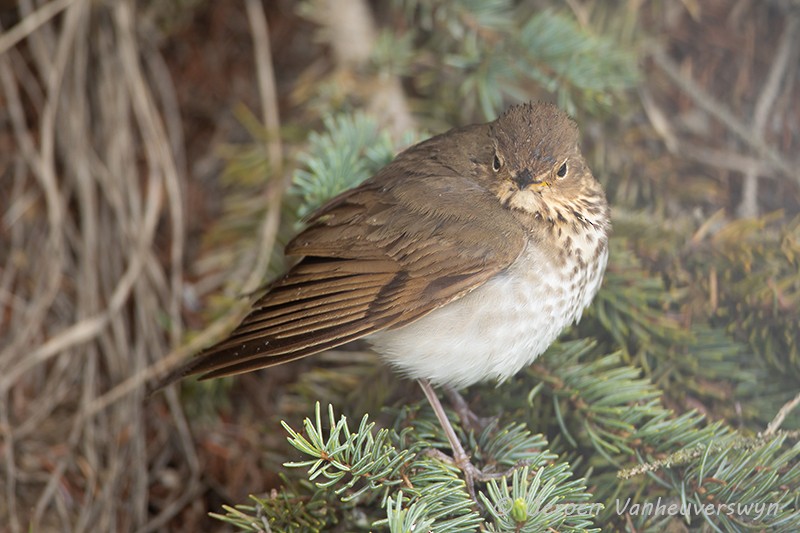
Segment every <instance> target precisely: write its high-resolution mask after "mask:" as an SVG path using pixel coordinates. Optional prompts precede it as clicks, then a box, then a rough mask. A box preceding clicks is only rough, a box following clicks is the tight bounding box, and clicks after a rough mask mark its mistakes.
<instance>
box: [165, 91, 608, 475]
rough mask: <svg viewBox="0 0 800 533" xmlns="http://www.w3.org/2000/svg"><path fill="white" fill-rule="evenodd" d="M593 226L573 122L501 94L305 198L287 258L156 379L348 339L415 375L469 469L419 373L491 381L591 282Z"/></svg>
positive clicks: (582, 299)
mask: <svg viewBox="0 0 800 533" xmlns="http://www.w3.org/2000/svg"><path fill="white" fill-rule="evenodd" d="M609 232H610V215H609V206H608V202H607V200H606V197H605V194H604V192H603V188H602V186H601V184H600V183H599V182H598V181H597V180H596V179H595V177H594V176H593V175H592V172H591V170H590V168H589V166H588V164H587V162H586V160H585V159H584V157H583V155H582V154H581V151H580V147H579V131H578V127H577V125H576V123H575V122H574V121H573V120H572V119H571V118H570V117H569V116H568V115H567V114H566V113H565V112H563V111H562V110H560V109H559V108H558V107H557V106H555V105H553V104H549V103H541V102H528V103H523V104H517V105H513V106H511V107H509V108H508V109H507V110H506V111H505V112H503V113H502V114H501V115H500V116H498V117H497V118H496V119H495V120H493V121H491V122H487V123H481V124H473V125H469V126H464V127H460V128H454V129H451V130H449V131H447V132H445V133H442V134H440V135H436V136H434V137H431V138H429V139H428V140H425V141H422V142H420V143H418V144H416V145H414V146H411V147H410V148H408V149H406V150H404V151H403V152H401V153H399V154H398V155H397V156H396V157H395V158H394V160H393V161H391V162H390V163H388V164H387V165H386V166H385V167H383V168H382V169H380V170H379V171H378V172H377V173H376V174H375V175H374V176H372V177H371V178H369V179H367V180H366V181H364V182H362V183H361V184H360V185H358V186H356V187H354V188H352V189H349V190H347V191H344V192H342V193H341V194H339V195H338V196H336V197H334V198H333V199H332V200H330V201H329V202H328V203H326V204H324V205H323V206H322V207H320V208H319V209H318V210H317V211H316V212H314V213H313V214H312V215H311V216H310V217H309V218H308V219H307V220H306V225H305V229H303V230H302V231H300V233H299V234H298V235H297V236H296V237H294V239H292V240H291V241H290V242H289V243H288V244H287V245H286V249H285V251H286V254H287V256H290V257H294V258H296V262H295V263H294V265H293V266H291V267H290V268H289V269H288V271H287V272H286V273H285V274H284V275H283V276H281V277H279V278H278V279H276V280H275V281H274V282H272V283H271V284H270V285H268V286H267V287H266V290H265V292H264V293H263V295H262V296H260V297H259V298H258V299H257V300H256V301H255V302H254V304H253V306H252V310H251V311H250V313H249V314H248V315H247V316H246V317H245V318H244V320H243V321H242V322H241V324H240V325H239V326H238V327H236V328H235V329H234V330H233V332H232V333H231V334H230V336H229V337H227V338H226V339H224V340H222V341H221V342H219V343H217V344H216V345H214V346H212V347H210V348H208V349H206V350H205V351H203V352H201V353H200V354H199V355H198V356H197V357H195V358H192V359H191V360H190V361H188V362H187V363H186V364H185V365H184V366H183V367H181V368H179V369H178V370H177V371H175V372H173V373H172V374H171V375H170V376H168V377H167V378H166V379H165V380H164V381H163V383H162V384H167V383H170V382H173V381H176V380H177V379H180V378H182V377H184V376H187V375H193V374H200V376H201V377H200V379H209V378H215V377H221V376H231V375H235V374H240V373H243V372H249V371H253V370H257V369H261V368H266V367H271V366H274V365H278V364H283V363H287V362H290V361H294V360H296V359H299V358H302V357H306V356H309V355H312V354H315V353H318V352H322V351H325V350H328V349H332V348H335V347H337V346H340V345H343V344H345V343H348V342H351V341H355V340H357V339H363V340H365V341H367V342H368V343H369V344H370V345H371V348H372V349H373V350H374V351H375V352H376V353H377V354H378V355H379V356H380V357H381V359H382V360H383V361H385V362H386V363H387V364H388V365H389V366H391V367H392V368H393V369H395V370H396V371H397V373H399V374H400V375H402V376H405V377H407V378H410V379H416V380H417V381H419V383H420V385H421V386H422V389H423V391H424V393H425V395H426V397H427V398H428V400H429V401H430V402H431V405H432V407H433V409H434V412H435V413H436V416H437V418H438V419H439V421H440V423H441V424H442V427H443V428H444V430H445V434H446V435H447V438H448V441H449V443H450V446H451V449H452V452H453V459H454V461H455V463H456V464H457V465H458V466H459V467H460V468H461V469H462V470H463V471H464V473H465V476H466V477H467V479H468V481H469V482H470V483H471V482H472V481H473V480H474V478H475V477H476V476H479V475H480V472H479V471H478V470H477V469H476V468H475V467H473V466H472V465H471V463H470V462H469V457H468V455H467V454H466V452H465V451H464V449H463V446H462V445H461V443H460V442H459V440H458V438H457V436H456V434H455V432H454V430H453V429H452V426H451V425H450V422H449V420H448V419H447V415H446V413H445V412H444V409H443V408H442V406H441V403H440V402H439V400H438V398H437V395H436V392H435V390H434V388H433V387H450V388H453V389H459V388H463V387H467V386H469V385H472V384H475V383H480V382H485V381H496V382H502V381H504V380H506V379H508V378H510V377H511V376H513V375H515V374H516V373H517V372H519V371H520V370H521V369H522V368H523V367H525V366H527V365H529V364H530V363H532V362H533V361H534V360H535V359H536V357H538V356H539V355H540V354H541V353H542V352H544V351H545V350H546V349H547V348H548V347H549V346H550V344H552V343H553V342H554V341H555V339H556V338H557V337H558V335H559V334H560V333H561V332H562V331H563V330H564V329H565V328H566V327H568V326H569V325H571V324H573V323H575V322H577V321H578V320H579V319H580V317H581V314H582V312H583V310H584V309H585V308H586V307H587V306H588V305H589V304H590V303H591V301H592V299H593V298H594V296H595V295H596V293H597V291H598V289H599V288H600V285H601V282H602V279H603V274H604V271H605V268H606V264H607V260H608V236H609Z"/></svg>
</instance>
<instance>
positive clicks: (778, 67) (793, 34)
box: [737, 15, 800, 217]
mask: <svg viewBox="0 0 800 533" xmlns="http://www.w3.org/2000/svg"><path fill="white" fill-rule="evenodd" d="M798 29H800V17H798V16H796V15H792V16H790V17H789V20H788V22H787V23H786V27H785V28H784V30H783V34H782V35H781V38H780V42H779V44H778V51H777V52H776V53H775V58H774V60H773V62H772V67H771V68H770V70H769V75H768V76H767V81H766V82H765V83H764V88H763V89H762V90H761V94H760V95H759V97H758V101H757V102H756V108H755V112H754V113H753V128H752V134H753V135H754V136H757V137H758V138H759V139H761V142H764V143H765V144H766V141H764V127H765V126H766V124H767V119H768V118H769V115H770V111H771V110H772V106H773V105H774V103H775V99H776V98H777V97H778V93H779V91H780V87H781V84H782V83H783V80H784V78H785V76H786V72H787V70H788V66H789V58H790V57H791V56H792V55H794V54H793V51H794V50H795V49H796V48H797V46H798V43H799V42H800V39H798ZM743 168H745V169H746V170H745V173H744V184H743V186H742V201H741V203H740V204H739V208H738V210H737V211H738V213H739V216H741V217H756V216H758V175H759V172H758V168H755V167H743Z"/></svg>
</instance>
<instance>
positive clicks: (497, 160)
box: [492, 154, 503, 172]
mask: <svg viewBox="0 0 800 533" xmlns="http://www.w3.org/2000/svg"><path fill="white" fill-rule="evenodd" d="M501 166H503V164H502V163H501V162H500V158H499V157H497V154H495V156H494V159H493V160H492V170H494V171H495V172H500V167H501Z"/></svg>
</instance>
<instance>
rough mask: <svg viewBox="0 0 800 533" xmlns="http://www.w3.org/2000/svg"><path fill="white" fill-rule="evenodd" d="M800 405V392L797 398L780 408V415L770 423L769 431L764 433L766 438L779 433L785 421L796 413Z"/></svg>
mask: <svg viewBox="0 0 800 533" xmlns="http://www.w3.org/2000/svg"><path fill="white" fill-rule="evenodd" d="M798 405H800V392H798V393H797V396H795V397H794V398H792V399H791V400H789V401H788V402H786V403H785V404H784V405H783V407H781V408H780V410H779V411H778V413H777V414H776V415H775V418H773V419H772V422H770V423H769V425H768V426H767V429H766V430H765V431H764V436H765V437H766V436H770V435H774V434H775V432H776V431H778V430H779V429H780V427H781V424H783V421H784V420H785V419H786V417H787V416H789V413H791V412H792V411H794V409H795V408H796V407H797V406H798Z"/></svg>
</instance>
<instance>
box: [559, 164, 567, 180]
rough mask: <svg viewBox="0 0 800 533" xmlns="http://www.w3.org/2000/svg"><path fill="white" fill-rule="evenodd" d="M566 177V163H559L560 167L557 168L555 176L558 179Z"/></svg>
mask: <svg viewBox="0 0 800 533" xmlns="http://www.w3.org/2000/svg"><path fill="white" fill-rule="evenodd" d="M566 175H567V162H566V161H564V162H563V163H561V166H560V167H558V171H557V172H556V176H558V177H559V178H563V177H564V176H566Z"/></svg>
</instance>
